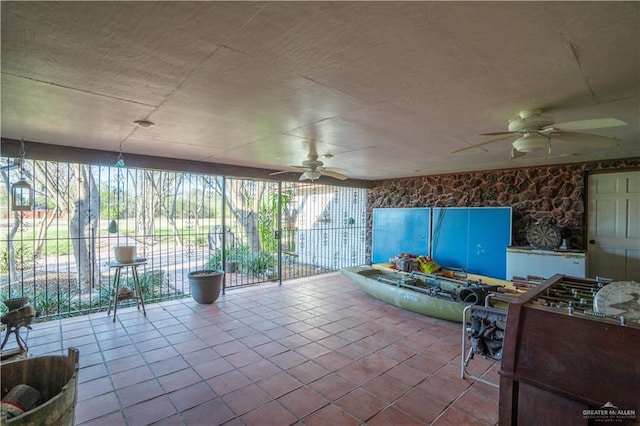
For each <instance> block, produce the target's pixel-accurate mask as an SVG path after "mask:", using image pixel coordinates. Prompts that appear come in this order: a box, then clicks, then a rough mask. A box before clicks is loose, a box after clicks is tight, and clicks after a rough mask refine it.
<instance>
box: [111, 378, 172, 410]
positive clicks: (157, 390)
mask: <svg viewBox="0 0 640 426" xmlns="http://www.w3.org/2000/svg"><path fill="white" fill-rule="evenodd" d="M116 393H117V394H118V398H120V401H121V403H122V406H123V407H130V406H132V405H136V404H138V403H140V402H143V401H148V400H151V399H153V398H156V397H158V396H160V395H164V390H163V389H162V387H161V386H160V384H159V383H158V381H157V380H155V379H152V380H147V381H145V382H141V383H136V384H135V385H131V386H127V387H126V388H122V389H118V390H117V391H116Z"/></svg>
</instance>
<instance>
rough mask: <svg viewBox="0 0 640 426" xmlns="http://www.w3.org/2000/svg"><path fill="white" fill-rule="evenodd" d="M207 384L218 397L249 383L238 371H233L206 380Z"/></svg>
mask: <svg viewBox="0 0 640 426" xmlns="http://www.w3.org/2000/svg"><path fill="white" fill-rule="evenodd" d="M207 383H208V384H209V386H211V388H212V389H213V390H214V391H215V392H216V393H217V394H218V395H221V396H222V395H226V394H228V393H229V392H233V391H234V390H236V389H240V388H242V387H245V386H247V385H248V384H250V383H251V381H250V380H249V379H247V378H246V377H245V376H244V375H243V374H242V373H240V372H239V371H236V370H234V371H229V372H228V373H224V374H220V375H219V376H216V377H212V378H210V379H209V380H207Z"/></svg>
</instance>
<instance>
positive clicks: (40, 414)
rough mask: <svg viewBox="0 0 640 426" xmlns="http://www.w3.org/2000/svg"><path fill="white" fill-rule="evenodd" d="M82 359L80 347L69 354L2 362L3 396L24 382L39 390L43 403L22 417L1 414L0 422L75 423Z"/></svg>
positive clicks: (30, 423)
mask: <svg viewBox="0 0 640 426" xmlns="http://www.w3.org/2000/svg"><path fill="white" fill-rule="evenodd" d="M79 358H80V353H79V352H78V350H77V349H75V348H69V350H68V354H67V356H41V357H35V358H28V359H24V360H20V361H12V362H8V363H5V364H2V366H1V375H2V397H3V398H4V396H5V395H6V394H7V393H8V392H9V391H10V390H11V389H12V388H13V387H14V386H17V385H21V384H25V385H29V386H31V387H32V388H34V389H37V390H38V391H39V392H40V402H39V405H37V406H36V407H35V408H33V409H32V410H29V411H27V412H25V413H23V414H21V415H19V416H16V417H13V418H11V419H8V420H7V419H6V418H4V417H0V424H1V425H2V426H4V425H29V426H44V425H56V426H58V425H69V426H73V424H74V418H75V409H76V402H77V400H78V360H79Z"/></svg>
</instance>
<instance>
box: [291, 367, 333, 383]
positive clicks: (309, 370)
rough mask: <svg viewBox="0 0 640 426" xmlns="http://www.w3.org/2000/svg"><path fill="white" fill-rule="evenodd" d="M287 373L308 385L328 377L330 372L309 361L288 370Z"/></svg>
mask: <svg viewBox="0 0 640 426" xmlns="http://www.w3.org/2000/svg"><path fill="white" fill-rule="evenodd" d="M287 372H288V373H289V374H291V375H292V376H293V377H295V378H296V379H298V380H300V381H301V382H302V383H305V384H307V383H311V382H313V381H315V380H317V379H319V378H320V377H322V376H325V375H327V374H328V373H329V370H327V369H326V368H324V367H322V366H320V365H318V364H316V363H314V362H313V361H307V362H305V363H303V364H300V365H297V366H295V367H293V368H290V369H288V370H287Z"/></svg>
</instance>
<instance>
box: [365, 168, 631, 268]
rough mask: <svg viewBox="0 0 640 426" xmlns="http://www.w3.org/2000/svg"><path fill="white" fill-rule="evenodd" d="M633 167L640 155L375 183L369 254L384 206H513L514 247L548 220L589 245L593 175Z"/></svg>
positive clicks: (573, 241) (579, 244) (575, 242)
mask: <svg viewBox="0 0 640 426" xmlns="http://www.w3.org/2000/svg"><path fill="white" fill-rule="evenodd" d="M633 168H636V169H637V168H640V159H626V160H615V161H600V162H590V163H579V164H567V165H556V166H542V167H531V168H522V169H509V170H494V171H482V172H469V173H458V174H450V175H437V176H420V177H413V178H404V179H394V180H386V181H378V182H375V183H374V185H373V187H372V188H371V189H370V190H369V194H368V202H367V208H368V211H367V221H368V225H367V241H368V242H369V243H368V244H367V247H368V253H367V258H368V259H371V253H370V250H371V249H370V247H371V212H372V209H373V208H378V207H511V208H512V211H513V215H512V234H513V235H512V242H513V245H528V242H527V239H526V231H527V228H528V226H529V225H531V224H533V223H538V222H542V223H552V224H555V225H557V226H559V227H561V228H563V232H564V233H565V234H566V236H567V238H568V245H569V248H575V249H584V248H585V241H584V237H585V234H586V230H585V228H586V216H585V201H586V200H585V196H586V192H585V189H586V181H587V173H589V172H594V171H601V170H615V169H633Z"/></svg>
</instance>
